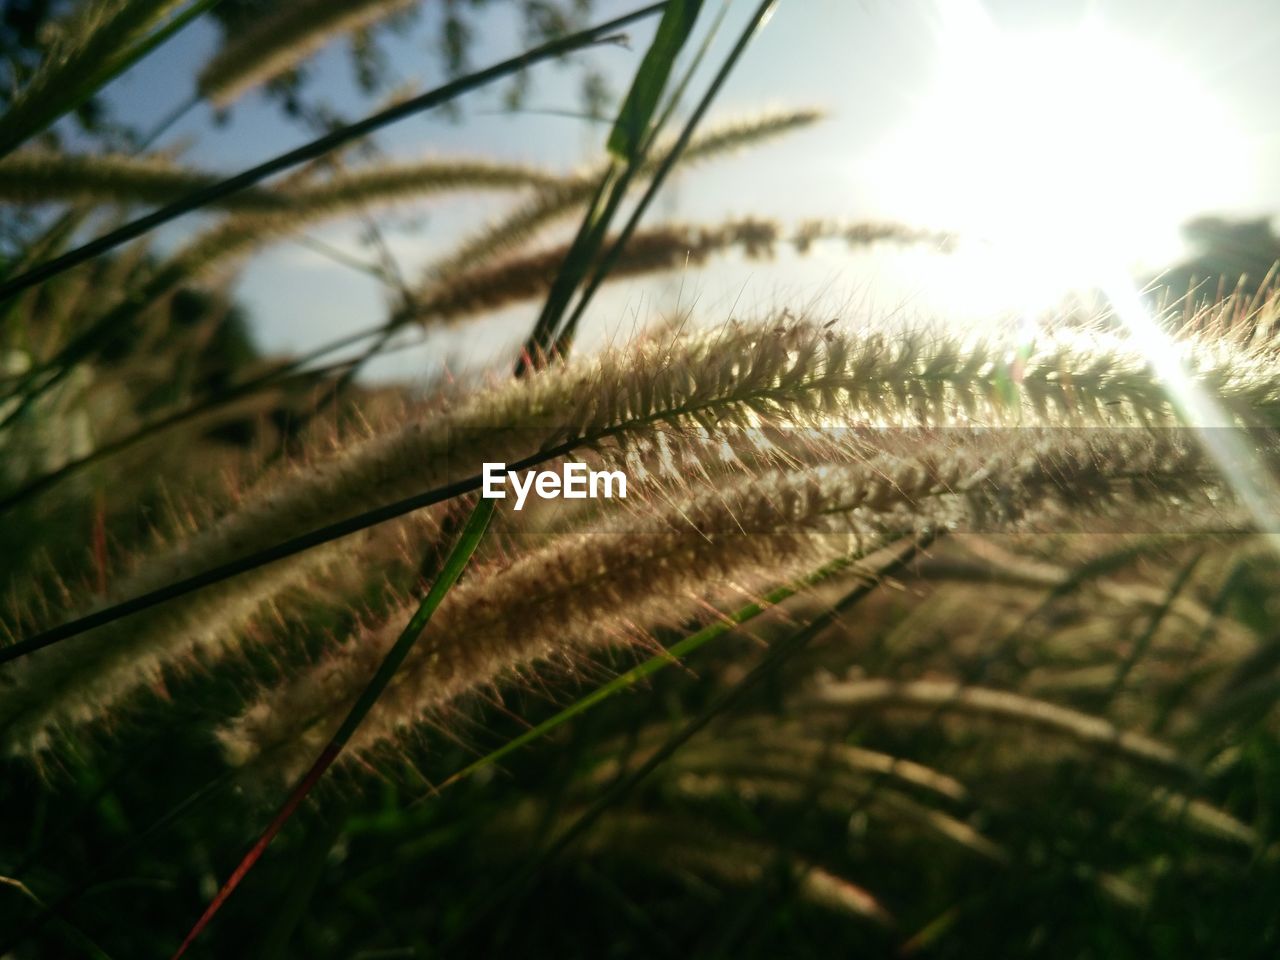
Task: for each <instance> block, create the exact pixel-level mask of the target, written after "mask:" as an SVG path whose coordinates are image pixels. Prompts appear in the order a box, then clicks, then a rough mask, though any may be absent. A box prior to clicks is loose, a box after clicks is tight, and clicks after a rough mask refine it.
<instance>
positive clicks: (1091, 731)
mask: <svg viewBox="0 0 1280 960" xmlns="http://www.w3.org/2000/svg"><path fill="white" fill-rule="evenodd" d="M793 704H794V705H795V706H796V707H797V708H798V709H801V710H804V711H813V710H821V711H830V710H839V711H841V712H844V711H853V710H879V709H884V708H895V709H903V710H916V711H924V712H926V713H929V714H931V715H932V714H935V713H936V712H937V711H939V710H945V711H947V712H950V713H957V714H961V715H967V716H976V717H981V718H984V719H988V720H992V721H996V722H1004V723H1009V724H1012V725H1014V726H1016V727H1019V728H1028V727H1030V728H1035V729H1039V730H1043V731H1045V732H1048V733H1054V734H1057V735H1059V736H1062V737H1066V738H1068V739H1071V740H1074V741H1076V742H1077V743H1080V744H1083V745H1084V746H1087V747H1090V748H1092V749H1096V750H1101V751H1104V752H1106V753H1108V754H1111V755H1114V756H1117V757H1119V758H1121V759H1124V760H1127V761H1129V762H1131V763H1136V764H1140V765H1142V766H1145V767H1150V768H1151V769H1153V770H1155V771H1158V772H1160V773H1164V774H1168V775H1172V776H1175V777H1178V778H1191V777H1194V776H1195V771H1194V769H1193V768H1192V767H1191V765H1190V764H1189V763H1187V761H1185V760H1184V759H1183V758H1182V757H1180V756H1179V755H1178V753H1177V751H1175V750H1174V749H1173V748H1172V747H1170V746H1168V745H1167V744H1164V743H1161V742H1159V741H1158V740H1153V739H1152V738H1150V737H1147V736H1145V735H1143V734H1141V733H1136V732H1133V731H1127V730H1121V729H1119V728H1117V727H1116V726H1115V725H1114V724H1112V723H1111V722H1110V721H1108V720H1104V719H1102V718H1101V717H1095V716H1091V715H1090V714H1087V713H1081V712H1080V711H1078V710H1072V709H1070V708H1068V707H1062V706H1058V705H1057V704H1052V703H1047V702H1046V701H1044V700H1037V699H1034V698H1031V697H1025V696H1022V695H1021V694H1017V693H1011V692H1008V691H1005V690H993V689H990V688H987V687H972V686H965V685H964V684H960V683H956V682H953V681H947V680H912V681H896V680H850V681H825V682H822V683H819V684H817V685H816V686H815V687H814V688H813V689H812V690H810V691H807V692H806V693H805V694H804V695H802V696H801V697H798V698H796V699H795V700H794V701H793Z"/></svg>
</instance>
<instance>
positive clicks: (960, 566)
mask: <svg viewBox="0 0 1280 960" xmlns="http://www.w3.org/2000/svg"><path fill="white" fill-rule="evenodd" d="M1167 540H1168V538H1167V537H1155V538H1151V542H1150V546H1151V548H1152V550H1153V551H1154V550H1155V549H1157V548H1158V546H1159V545H1160V544H1163V543H1165V542H1167ZM960 546H961V548H962V549H963V550H964V551H965V552H966V553H969V554H971V555H972V556H973V557H974V561H972V562H968V561H966V560H964V559H961V558H958V557H954V556H952V557H933V558H930V559H929V560H927V561H925V562H924V569H923V570H922V574H923V575H924V576H925V577H926V578H929V579H934V580H950V579H955V580H964V581H977V582H981V583H991V584H999V585H1002V586H1014V587H1025V588H1027V589H1030V590H1036V591H1041V590H1058V589H1061V588H1064V587H1068V586H1070V585H1071V584H1072V583H1073V582H1074V574H1073V572H1072V570H1071V569H1070V568H1069V567H1065V566H1061V565H1059V564H1056V563H1049V562H1047V561H1045V560H1043V559H1040V558H1037V557H1034V556H1030V555H1028V554H1026V553H1022V552H1018V553H1014V552H1012V551H1010V550H1007V549H1005V548H1004V547H1002V546H1000V545H999V544H997V543H995V542H994V541H993V540H992V539H991V538H989V537H970V538H966V539H965V541H964V542H963V543H962V544H960ZM1088 589H1089V590H1090V591H1091V592H1096V593H1097V594H1098V595H1099V596H1100V597H1102V598H1103V599H1105V600H1108V601H1111V602H1113V603H1116V604H1118V605H1120V606H1124V607H1135V608H1138V609H1141V610H1157V609H1159V608H1160V607H1161V606H1162V605H1163V604H1165V603H1168V606H1169V613H1170V614H1172V615H1173V616H1176V617H1179V618H1181V619H1182V620H1185V621H1186V623H1187V624H1188V625H1190V626H1192V627H1195V628H1196V629H1199V630H1203V629H1205V628H1206V627H1208V626H1210V625H1214V626H1215V628H1216V632H1217V640H1216V645H1217V646H1218V647H1219V649H1220V650H1222V651H1223V653H1225V654H1227V655H1228V656H1232V655H1239V654H1241V653H1243V652H1245V651H1247V650H1249V649H1252V648H1253V647H1254V644H1255V641H1254V640H1253V638H1252V637H1251V635H1250V634H1249V632H1248V630H1247V629H1246V628H1245V627H1244V626H1243V625H1241V624H1237V623H1234V622H1218V620H1219V618H1217V617H1215V615H1214V612H1213V611H1212V610H1211V609H1209V608H1208V607H1206V606H1205V605H1204V604H1202V603H1201V602H1200V601H1198V600H1196V599H1195V598H1194V597H1190V596H1185V595H1181V594H1180V595H1178V596H1176V597H1172V598H1170V597H1169V596H1168V591H1167V590H1166V589H1164V588H1163V587H1160V586H1157V585H1154V584H1148V583H1121V582H1119V581H1117V580H1115V579H1113V578H1110V577H1103V578H1099V579H1097V580H1094V581H1093V582H1092V583H1091V584H1089V587H1088Z"/></svg>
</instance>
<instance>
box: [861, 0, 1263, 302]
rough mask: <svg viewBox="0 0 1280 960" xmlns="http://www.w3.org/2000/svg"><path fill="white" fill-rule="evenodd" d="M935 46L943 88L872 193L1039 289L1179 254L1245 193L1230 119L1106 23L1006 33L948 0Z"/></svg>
mask: <svg viewBox="0 0 1280 960" xmlns="http://www.w3.org/2000/svg"><path fill="white" fill-rule="evenodd" d="M937 42H938V46H939V60H938V65H937V71H936V75H935V81H934V83H933V86H932V89H931V90H930V91H929V92H928V93H927V94H926V95H925V96H924V97H923V99H922V100H921V101H920V102H919V103H918V105H917V109H916V110H915V111H914V112H913V114H912V115H910V116H909V117H908V118H907V120H906V121H905V122H904V124H903V125H902V127H900V128H899V129H898V130H897V131H896V133H895V134H894V135H893V136H891V137H890V138H889V140H888V141H887V142H886V143H885V144H883V145H882V147H881V149H880V150H879V151H877V160H876V161H875V162H874V164H873V167H874V170H875V172H874V174H873V176H874V177H875V182H876V184H877V188H878V189H880V190H881V191H882V195H883V196H884V197H885V200H886V202H887V203H889V204H890V205H891V208H892V209H894V210H896V211H901V214H900V215H901V216H903V217H905V218H908V219H910V220H911V221H913V222H918V223H928V224H933V225H938V226H944V227H947V228H949V229H952V230H955V231H956V232H958V233H960V234H961V235H962V236H963V237H965V238H967V239H968V240H970V241H979V242H981V243H982V244H984V245H986V246H987V248H988V253H989V254H994V261H995V263H996V264H997V265H998V268H999V269H1000V271H1001V272H1002V274H1003V275H1004V282H1005V283H1016V284H1019V285H1021V286H1023V287H1024V288H1026V293H1027V296H1028V297H1032V298H1036V297H1039V298H1043V299H1044V300H1045V301H1048V300H1050V299H1051V298H1053V297H1054V296H1056V295H1059V294H1060V293H1061V292H1063V291H1066V290H1070V289H1076V288H1081V287H1089V286H1091V285H1094V284H1095V283H1096V282H1097V279H1098V277H1099V276H1109V275H1112V274H1113V273H1114V272H1115V271H1116V270H1118V269H1124V270H1130V269H1133V268H1134V267H1137V266H1143V267H1150V266H1153V265H1155V266H1159V265H1162V264H1165V263H1168V262H1170V261H1171V260H1172V259H1173V258H1175V257H1176V256H1177V255H1178V254H1179V253H1180V249H1181V247H1180V239H1179V236H1180V234H1179V225H1180V224H1181V223H1182V222H1184V221H1185V220H1186V219H1188V218H1190V217H1191V216H1194V215H1196V214H1198V213H1203V212H1205V211H1211V210H1221V209H1224V208H1230V207H1236V206H1239V205H1241V203H1242V201H1243V199H1244V198H1245V197H1247V195H1248V183H1249V181H1250V173H1249V170H1248V150H1247V149H1246V144H1245V143H1244V138H1243V137H1242V136H1241V135H1240V133H1239V132H1238V130H1237V128H1236V127H1235V125H1234V124H1233V122H1232V119H1231V117H1230V115H1229V112H1228V111H1227V110H1226V109H1225V108H1224V107H1223V105H1222V104H1220V103H1218V102H1217V101H1216V100H1215V99H1214V98H1213V97H1212V96H1211V95H1210V93H1209V92H1208V91H1207V90H1206V88H1205V87H1204V85H1203V84H1201V83H1199V82H1197V79H1196V77H1194V76H1193V75H1192V73H1191V72H1190V71H1188V70H1187V69H1186V68H1185V67H1184V66H1183V65H1182V64H1180V63H1179V62H1177V60H1176V59H1174V58H1173V57H1172V56H1170V55H1168V54H1162V53H1161V52H1160V51H1159V50H1157V49H1154V48H1152V47H1150V46H1147V45H1146V44H1144V43H1143V42H1142V41H1141V40H1139V39H1136V38H1133V37H1129V36H1126V35H1124V34H1122V33H1119V32H1116V31H1114V30H1112V29H1110V28H1108V27H1107V25H1106V24H1104V23H1103V22H1102V21H1101V20H1099V19H1097V18H1096V17H1095V18H1091V19H1088V20H1086V21H1083V22H1081V23H1079V24H1078V25H1075V26H1073V27H1070V28H1067V29H1055V30H1042V31H1017V32H1011V31H1005V30H1002V29H1000V28H999V27H998V26H997V25H996V24H995V23H993V22H992V20H991V19H990V17H989V16H988V15H987V14H986V12H985V11H984V10H983V9H982V7H981V5H980V4H979V3H977V2H976V0H939V5H938V19H937ZM988 259H990V257H988Z"/></svg>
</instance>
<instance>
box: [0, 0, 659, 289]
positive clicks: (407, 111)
mask: <svg viewBox="0 0 1280 960" xmlns="http://www.w3.org/2000/svg"><path fill="white" fill-rule="evenodd" d="M666 5H667V4H666V2H665V0H664V2H662V3H654V4H650V5H649V6H647V7H642V8H641V9H639V10H634V11H632V12H631V13H628V14H625V15H623V16H621V17H617V18H615V19H613V20H609V21H607V22H605V23H602V24H599V25H597V26H594V27H589V28H587V29H586V30H582V31H579V32H578V33H575V34H573V35H571V36H568V37H563V38H561V39H559V40H552V41H551V42H549V43H545V44H543V45H542V46H539V47H535V48H533V49H532V50H527V51H525V52H524V53H522V54H520V55H518V56H515V57H512V58H510V59H508V60H504V61H502V62H501V63H497V64H494V65H493V66H491V67H487V68H486V69H484V70H479V71H477V72H476V73H472V74H468V75H467V76H465V77H462V78H460V79H458V80H455V81H453V82H452V83H447V84H445V85H443V86H441V87H437V88H436V89H434V90H430V91H428V92H426V93H424V94H421V95H420V96H417V97H414V98H412V99H410V100H406V101H405V102H403V103H400V104H396V105H395V106H392V107H388V108H387V109H386V110H382V111H380V112H378V113H375V114H373V115H372V116H369V117H366V118H365V119H363V120H358V121H356V122H355V123H352V124H348V125H347V126H345V127H341V128H340V129H338V130H335V131H333V132H332V133H328V134H325V135H324V136H322V137H318V138H317V139H315V140H312V141H311V142H310V143H307V144H304V145H302V146H301V147H297V148H296V149H293V150H290V151H287V152H286V153H282V154H280V155H279V156H276V157H273V158H272V159H270V160H267V161H265V162H264V163H260V164H258V165H257V166H255V167H251V168H250V169H248V170H245V171H244V172H242V173H239V174H236V175H235V176H233V177H228V178H227V179H225V180H222V181H220V182H218V183H216V184H213V185H211V186H209V187H206V188H204V189H202V190H197V191H195V192H194V193H192V194H190V195H188V196H186V197H184V198H183V199H181V200H177V201H175V202H173V203H170V204H166V205H165V206H163V207H161V208H160V209H158V210H154V211H152V212H151V213H148V214H146V215H144V216H141V217H139V218H138V219H136V220H133V221H131V222H129V223H127V224H125V225H124V226H122V227H120V228H118V229H116V230H113V231H111V232H110V233H107V234H104V235H103V236H101V237H98V238H97V239H94V240H91V241H89V242H88V243H86V244H84V245H82V246H80V247H77V248H76V249H74V250H71V251H69V252H68V253H65V254H63V255H62V256H60V257H56V258H55V259H53V260H50V261H48V262H47V263H44V264H41V265H40V266H38V267H35V268H33V269H31V270H28V271H26V272H25V273H22V274H20V275H19V276H16V277H13V278H12V279H9V280H6V281H5V282H4V283H2V284H0V301H2V300H7V299H9V298H10V297H13V296H15V295H17V294H19V293H21V292H22V291H23V290H27V289H29V288H31V287H34V286H36V285H38V284H40V283H43V282H44V281H45V280H48V279H49V278H50V277H55V276H57V275H58V274H60V273H63V272H64V271H66V270H69V269H71V268H72V267H74V266H76V265H78V264H81V263H84V262H85V261H87V260H92V259H93V258H94V257H97V256H100V255H102V254H104V253H106V252H107V251H109V250H113V249H114V248H116V247H118V246H120V245H121V244H123V243H127V242H129V241H130V240H134V239H136V238H137V237H140V236H142V235H144V234H146V233H148V232H150V231H151V230H153V229H155V228H156V227H158V226H161V225H162V224H165V223H168V222H170V221H171V220H175V219H177V218H178V217H181V216H183V215H184V214H187V213H191V212H192V211H194V210H199V209H200V208H201V207H204V206H207V205H208V204H210V203H213V202H214V201H216V200H221V199H222V198H224V197H227V196H230V195H231V194H233V193H236V192H237V191H239V190H244V189H246V188H248V187H252V186H254V185H255V184H258V183H261V182H262V181H263V180H265V179H267V178H268V177H272V176H274V175H276V174H277V173H282V172H283V171H285V170H288V169H289V168H290V167H294V166H297V165H298V164H300V163H305V162H306V161H308V160H314V159H315V158H317V157H320V156H323V155H324V154H326V153H328V152H330V151H331V150H334V149H336V148H338V147H340V146H342V145H344V144H346V143H349V142H351V141H352V140H356V139H359V138H360V137H364V136H367V135H369V134H370V133H373V132H374V131H376V130H380V129H381V128H383V127H385V126H387V125H389V124H391V123H395V122H396V121H398V120H402V119H403V118H405V117H408V116H411V115H413V114H415V113H420V112H422V111H423V110H429V109H431V108H432V107H436V106H439V105H440V104H442V103H447V102H448V101H450V100H453V99H455V98H457V97H460V96H462V95H463V94H465V93H469V92H470V91H472V90H475V89H478V88H479V87H482V86H484V85H486V84H488V83H491V82H492V81H494V80H498V79H500V78H502V77H505V76H508V75H510V74H512V73H515V72H517V71H518V70H521V69H523V68H525V67H527V66H529V65H530V64H533V63H538V62H540V61H542V60H548V59H551V58H553V57H557V56H560V55H561V54H564V53H568V52H570V51H572V50H577V49H580V48H582V47H585V46H590V45H592V44H595V43H600V42H602V41H603V40H606V39H608V37H609V36H610V35H611V34H612V33H614V32H615V31H616V30H618V29H619V28H621V27H624V26H626V25H628V24H631V23H634V22H635V21H637V20H640V19H643V18H645V17H649V16H652V15H653V14H655V13H657V12H659V11H660V10H662V9H664V8H665V7H666Z"/></svg>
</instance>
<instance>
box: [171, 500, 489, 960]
mask: <svg viewBox="0 0 1280 960" xmlns="http://www.w3.org/2000/svg"><path fill="white" fill-rule="evenodd" d="M496 503H497V501H495V500H488V499H482V500H480V501H479V502H478V503H477V504H476V506H475V508H474V509H473V510H472V511H471V516H470V517H469V518H468V519H467V523H466V526H465V527H463V529H462V533H461V535H460V536H459V537H458V542H457V543H456V544H455V545H454V547H453V550H452V551H450V553H449V556H448V557H447V558H446V559H445V562H444V565H443V567H442V568H441V570H440V575H439V576H437V577H436V579H435V582H434V583H432V584H431V589H430V590H428V591H427V595H426V596H425V597H423V598H422V602H421V603H420V604H418V609H417V610H415V611H414V614H413V616H412V617H410V618H409V622H408V623H407V624H406V625H405V628H404V630H403V631H401V633H400V636H399V637H397V638H396V642H395V643H394V644H393V645H392V647H391V649H390V650H389V651H387V655H386V656H385V657H383V659H382V663H380V664H379V665H378V669H377V671H376V672H375V673H374V675H373V677H372V678H371V679H370V680H369V683H368V684H367V685H366V686H365V688H364V691H363V692H362V693H361V694H360V697H359V698H358V699H357V700H356V702H355V705H354V706H352V708H351V710H350V712H349V713H348V714H347V716H346V717H345V719H343V721H342V724H341V725H340V726H339V727H338V730H337V732H336V733H334V735H333V738H332V739H331V740H330V741H329V743H328V745H326V746H325V748H324V749H323V750H322V751H320V755H319V756H318V757H316V760H315V763H313V764H312V765H311V769H309V770H308V771H307V772H306V773H305V774H303V776H302V779H301V780H299V781H298V784H297V786H295V787H294V788H293V790H292V791H291V792H290V794H289V796H288V798H287V799H286V800H285V802H284V804H283V805H282V806H281V807H280V810H279V812H278V813H277V814H276V815H275V818H274V819H273V820H272V821H271V823H270V824H269V825H268V826H267V829H266V830H264V831H263V833H262V835H261V836H260V837H259V838H258V840H257V842H255V843H254V845H253V846H252V847H250V848H249V852H248V853H246V854H245V855H244V857H243V858H242V859H241V860H240V863H239V864H238V865H237V866H236V868H235V870H233V871H232V872H231V875H230V876H229V877H228V878H227V880H226V882H225V883H223V885H222V887H221V889H219V890H218V892H217V894H216V895H215V896H214V898H213V899H212V900H211V901H209V906H208V907H207V908H205V911H204V913H203V914H201V915H200V919H198V920H197V921H196V922H195V925H194V926H193V927H192V928H191V930H190V931H189V932H188V933H187V935H186V937H185V938H184V939H183V941H182V943H181V945H179V947H178V949H177V950H176V951H175V952H174V954H173V960H178V958H179V957H181V956H183V955H184V954H185V953H186V952H187V949H188V948H189V947H190V946H191V944H192V943H194V942H195V940H196V938H197V937H198V936H200V933H201V932H202V931H203V930H204V928H205V927H207V926H208V925H209V922H210V921H211V920H212V919H213V918H214V916H215V915H216V914H217V913H218V911H219V910H221V909H222V905H223V904H224V903H226V902H227V900H228V899H229V898H230V897H231V894H232V893H234V892H235V890H236V888H237V887H238V886H240V883H241V881H242V880H244V878H245V876H247V875H248V873H249V871H250V870H252V869H253V866H254V864H256V863H257V862H258V860H260V859H261V858H262V854H263V853H265V852H266V849H267V847H268V846H269V845H270V843H271V841H272V840H274V839H275V836H276V834H278V833H279V832H280V830H281V829H282V828H283V827H284V825H285V824H286V823H287V822H288V821H289V818H290V817H292V816H293V814H294V811H296V810H297V809H298V807H299V805H301V803H302V801H303V800H304V799H306V797H307V795H308V794H309V793H310V792H311V790H312V789H313V788H314V787H315V785H316V784H317V783H318V782H319V781H320V778H321V777H322V776H324V773H325V771H326V770H328V769H329V767H330V766H332V765H333V762H334V761H335V760H336V759H338V756H339V754H341V753H342V748H343V747H344V746H346V744H347V741H348V740H350V739H351V735H352V734H353V733H355V731H356V729H357V728H358V727H359V726H360V724H361V722H363V720H364V718H365V717H366V716H368V714H369V711H370V710H371V709H373V705H374V704H375V703H377V702H378V698H379V697H380V696H381V695H382V692H383V691H384V690H385V689H386V688H387V684H388V683H390V682H391V678H392V677H393V676H395V672H396V670H398V669H399V668H400V665H401V664H402V663H404V659H405V657H407V656H408V655H409V651H410V650H412V649H413V645H414V644H415V643H416V642H417V641H418V637H419V636H420V635H421V634H422V631H423V630H424V629H425V628H426V626H427V624H428V623H429V622H430V620H431V617H432V615H433V614H434V613H435V612H436V610H437V609H438V608H439V606H440V604H441V602H442V601H443V600H444V598H445V597H446V596H447V595H448V593H449V591H450V590H451V589H453V585H454V584H455V583H457V582H458V577H459V576H461V575H462V571H463V568H465V567H466V565H467V563H468V561H470V559H471V555H472V554H473V553H475V551H476V547H478V546H479V545H480V541H481V539H483V537H484V533H485V530H487V529H488V527H489V520H490V519H491V518H492V517H493V510H494V506H495V504H496Z"/></svg>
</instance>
